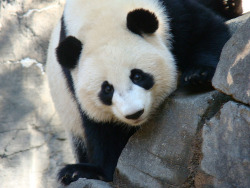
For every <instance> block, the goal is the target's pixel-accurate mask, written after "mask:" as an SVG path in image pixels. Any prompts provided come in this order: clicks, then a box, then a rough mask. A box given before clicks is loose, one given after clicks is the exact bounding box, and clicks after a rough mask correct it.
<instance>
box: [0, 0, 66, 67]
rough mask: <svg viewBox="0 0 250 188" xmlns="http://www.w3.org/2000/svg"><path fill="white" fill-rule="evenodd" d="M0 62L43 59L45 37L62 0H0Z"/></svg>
mask: <svg viewBox="0 0 250 188" xmlns="http://www.w3.org/2000/svg"><path fill="white" fill-rule="evenodd" d="M0 3H1V4H0V5H1V7H0V8H1V12H0V14H1V15H0V44H1V45H0V63H2V62H6V61H11V62H15V61H19V60H21V59H23V58H26V57H30V58H31V59H36V60H37V61H38V62H41V63H45V60H46V51H47V46H48V40H49V37H50V33H51V30H52V28H53V27H54V25H55V23H56V21H57V18H58V17H59V16H60V15H61V12H62V8H63V4H64V0H43V1H38V0H25V1H23V0H3V1H1V2H0Z"/></svg>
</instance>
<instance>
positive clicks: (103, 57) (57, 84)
mask: <svg viewBox="0 0 250 188" xmlns="http://www.w3.org/2000/svg"><path fill="white" fill-rule="evenodd" d="M228 38H229V32H228V29H227V27H226V26H225V25H224V23H223V19H221V18H220V17H218V16H216V15H215V14H213V13H212V11H211V10H209V9H207V8H206V7H204V6H203V5H202V4H200V3H197V2H196V1H193V0H186V1H183V0H178V1H177V0H164V1H163V0H162V1H158V0H126V1H123V0H116V1H114V0H105V1H103V2H101V1H100V0H84V1H83V0H72V1H68V2H67V3H66V5H65V10H64V13H63V16H62V19H61V20H60V22H59V23H58V24H57V26H56V27H55V29H54V31H53V33H52V36H51V41H50V45H49V49H48V58H47V74H48V80H49V85H50V89H51V94H52V98H53V101H54V104H55V107H56V109H57V111H58V113H59V116H60V117H61V122H62V124H63V125H64V127H65V129H66V132H67V134H68V135H69V137H70V138H71V141H72V146H73V150H74V153H75V155H76V159H77V162H78V163H77V164H72V165H67V166H66V167H64V168H63V169H62V170H61V171H60V172H59V175H58V178H59V181H60V182H61V183H63V184H66V185H67V184H69V183H70V182H72V181H76V180H77V179H78V178H79V177H84V178H91V179H101V180H105V181H112V179H113V173H114V169H115V167H116V164H117V160H118V158H119V156H120V153H121V151H122V149H123V148H124V146H125V144H126V143H127V141H128V139H129V137H130V136H131V135H133V134H134V133H135V132H136V130H137V129H138V126H139V125H141V124H143V123H145V122H146V121H147V120H148V118H149V117H150V115H151V114H152V113H154V111H155V110H156V108H157V107H158V106H159V105H160V104H161V103H162V102H163V100H164V99H165V98H166V97H167V96H168V95H169V94H171V93H172V92H173V91H174V90H175V88H176V85H177V66H178V68H179V70H180V71H181V72H182V75H183V78H182V81H183V82H184V83H185V82H186V83H189V84H190V83H191V84H197V83H201V85H202V84H207V82H209V81H211V78H212V76H213V73H214V70H215V68H216V65H217V63H218V59H219V55H220V52H221V49H222V47H223V45H224V43H225V42H226V41H227V39H228Z"/></svg>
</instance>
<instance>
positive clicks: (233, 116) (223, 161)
mask: <svg viewBox="0 0 250 188" xmlns="http://www.w3.org/2000/svg"><path fill="white" fill-rule="evenodd" d="M202 152H203V160H202V162H201V168H202V170H203V171H204V172H205V173H207V174H209V175H211V176H213V177H214V178H215V179H214V187H218V188H231V187H232V188H233V187H237V188H247V187H250V179H249V177H250V108H249V107H246V106H244V105H241V104H238V103H235V102H228V103H226V104H225V105H224V106H223V108H222V109H221V111H220V112H219V113H218V114H217V115H216V116H215V117H214V118H212V119H211V120H210V121H209V122H208V123H207V124H206V125H205V126H204V129H203V145H202Z"/></svg>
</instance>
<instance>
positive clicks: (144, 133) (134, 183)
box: [115, 91, 226, 188]
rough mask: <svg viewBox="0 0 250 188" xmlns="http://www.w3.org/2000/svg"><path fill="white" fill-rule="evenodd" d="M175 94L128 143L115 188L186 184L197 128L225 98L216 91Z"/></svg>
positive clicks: (117, 174) (198, 128) (116, 176)
mask: <svg viewBox="0 0 250 188" xmlns="http://www.w3.org/2000/svg"><path fill="white" fill-rule="evenodd" d="M175 95H176V96H174V97H172V98H171V99H169V100H168V101H166V103H165V104H164V105H163V106H162V109H161V112H160V113H159V115H158V116H156V117H155V118H154V119H153V120H151V122H149V123H148V124H147V125H145V126H143V128H142V129H141V130H140V131H139V132H137V133H136V134H135V135H134V136H133V137H132V138H131V139H130V140H129V143H128V144H127V146H126V147H125V149H124V150H123V152H122V154H121V156H120V159H119V161H118V166H117V171H116V173H115V184H116V185H118V187H127V186H129V187H154V188H158V187H178V186H181V185H183V184H184V183H185V182H186V181H188V180H187V179H188V177H189V176H190V171H189V168H192V165H193V164H190V162H191V161H192V160H194V159H193V157H194V155H196V156H198V155H199V151H196V149H197V148H195V147H196V146H194V145H193V144H194V142H195V141H196V139H197V138H198V137H199V130H200V127H201V126H202V125H203V121H204V119H205V118H207V117H210V116H212V114H213V113H214V111H216V109H217V110H218V107H219V105H220V102H222V101H224V100H226V99H225V98H224V97H223V95H222V94H219V92H217V91H212V92H209V93H204V94H200V95H185V94H184V93H183V92H182V93H176V94H175ZM195 152H198V153H196V154H195ZM198 158H199V157H198ZM197 160H198V159H197ZM192 162H195V161H192ZM192 162H191V163H192ZM196 162H197V161H196Z"/></svg>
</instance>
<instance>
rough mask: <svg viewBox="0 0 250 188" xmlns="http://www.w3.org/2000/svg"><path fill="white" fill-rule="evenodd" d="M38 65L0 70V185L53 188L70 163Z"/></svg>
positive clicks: (22, 63)
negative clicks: (58, 172) (62, 169)
mask: <svg viewBox="0 0 250 188" xmlns="http://www.w3.org/2000/svg"><path fill="white" fill-rule="evenodd" d="M42 68H43V67H42V64H39V63H37V62H36V61H35V60H31V59H24V60H22V61H20V62H15V63H4V64H0V80H1V81H0V143H1V147H0V161H1V162H0V172H1V173H0V182H1V183H0V185H1V187H4V188H12V187H37V188H38V187H56V186H57V182H56V181H55V179H56V173H57V171H58V170H59V168H61V167H62V166H63V165H64V164H65V163H72V162H74V160H73V156H72V153H71V149H70V145H69V143H68V141H67V140H66V137H65V133H64V130H63V128H62V127H60V121H59V119H58V117H57V115H56V112H55V109H54V106H53V102H52V100H51V98H50V93H49V88H48V84H47V79H46V75H45V73H44V72H43V69H42Z"/></svg>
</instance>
